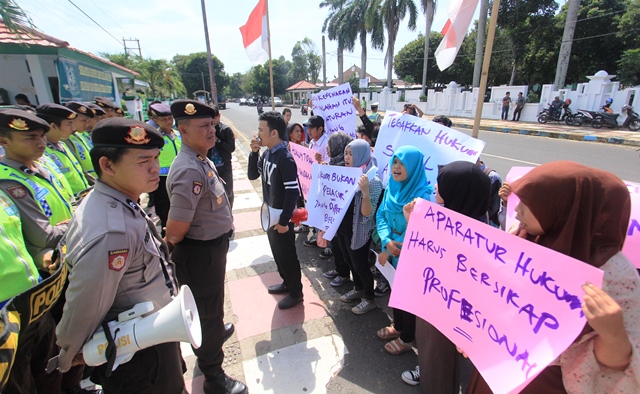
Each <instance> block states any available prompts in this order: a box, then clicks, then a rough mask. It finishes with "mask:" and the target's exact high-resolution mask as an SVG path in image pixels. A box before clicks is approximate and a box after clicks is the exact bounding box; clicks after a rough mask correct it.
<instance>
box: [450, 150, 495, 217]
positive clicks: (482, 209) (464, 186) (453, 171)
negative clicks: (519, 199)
mask: <svg viewBox="0 0 640 394" xmlns="http://www.w3.org/2000/svg"><path fill="white" fill-rule="evenodd" d="M438 193H439V194H440V196H441V197H442V199H443V200H444V206H445V208H449V209H451V210H453V211H456V212H458V213H461V214H463V215H465V216H468V217H471V218H474V219H479V220H482V221H484V222H486V219H487V218H486V215H487V211H488V209H489V199H490V198H491V180H490V179H489V177H488V176H487V174H485V173H484V171H482V170H481V169H480V168H479V167H478V166H476V165H475V164H473V163H470V162H468V161H454V162H452V163H449V164H447V165H446V166H443V167H440V171H439V172H438Z"/></svg>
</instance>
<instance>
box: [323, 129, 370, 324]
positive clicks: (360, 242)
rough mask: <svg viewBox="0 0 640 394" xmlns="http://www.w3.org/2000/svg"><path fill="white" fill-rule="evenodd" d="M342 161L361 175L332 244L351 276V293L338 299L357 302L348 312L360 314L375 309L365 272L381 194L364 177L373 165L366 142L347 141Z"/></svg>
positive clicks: (368, 277)
mask: <svg viewBox="0 0 640 394" xmlns="http://www.w3.org/2000/svg"><path fill="white" fill-rule="evenodd" d="M344 162H345V166H347V167H360V168H362V172H363V174H362V176H361V177H360V180H359V181H358V186H359V187H360V190H359V191H358V192H357V193H356V195H355V196H354V197H353V200H351V204H350V205H349V207H348V208H347V211H346V212H345V215H344V218H343V219H342V222H341V223H340V227H339V228H338V231H337V232H336V235H335V237H334V241H335V242H334V245H335V246H337V247H338V248H340V250H341V251H342V255H343V256H344V259H345V261H346V263H347V265H348V266H349V268H351V272H352V273H353V284H354V287H353V290H351V291H349V292H348V293H346V294H344V295H343V296H342V297H340V301H342V302H351V301H358V302H359V304H358V305H356V306H354V307H353V308H351V312H353V313H355V314H356V315H363V314H365V313H367V312H369V311H372V310H374V309H376V302H375V295H374V294H373V274H372V273H371V270H370V269H369V245H370V244H371V233H372V232H373V229H374V228H375V227H376V219H375V215H374V214H375V212H376V207H377V206H378V201H379V199H380V194H381V193H382V181H381V180H380V178H379V177H378V176H377V175H375V176H374V178H373V179H372V180H371V182H370V181H369V178H368V177H367V175H366V174H367V171H369V170H370V169H371V167H373V165H374V162H375V159H374V158H373V157H372V156H371V149H370V147H369V143H368V142H367V141H365V140H353V141H351V142H350V143H349V145H347V147H346V148H345V150H344Z"/></svg>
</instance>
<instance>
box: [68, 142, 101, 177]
mask: <svg viewBox="0 0 640 394" xmlns="http://www.w3.org/2000/svg"><path fill="white" fill-rule="evenodd" d="M68 142H69V143H68V144H67V145H68V146H69V147H70V148H71V150H72V151H73V155H74V156H75V158H76V159H77V160H78V161H79V162H80V166H81V167H82V171H84V172H85V173H89V174H91V175H93V174H95V171H94V169H93V164H92V163H91V156H89V151H90V150H91V148H90V147H89V146H88V145H87V143H86V142H85V140H84V138H82V137H81V136H79V135H78V133H74V134H71V136H70V137H69V139H68Z"/></svg>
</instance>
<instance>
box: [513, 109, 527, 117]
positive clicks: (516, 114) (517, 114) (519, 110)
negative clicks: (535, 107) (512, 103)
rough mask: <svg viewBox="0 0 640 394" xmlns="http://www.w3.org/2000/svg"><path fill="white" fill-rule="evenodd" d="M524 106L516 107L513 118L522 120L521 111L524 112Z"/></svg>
mask: <svg viewBox="0 0 640 394" xmlns="http://www.w3.org/2000/svg"><path fill="white" fill-rule="evenodd" d="M522 108H524V107H516V109H514V110H513V120H520V113H521V112H522ZM516 118H517V119H516Z"/></svg>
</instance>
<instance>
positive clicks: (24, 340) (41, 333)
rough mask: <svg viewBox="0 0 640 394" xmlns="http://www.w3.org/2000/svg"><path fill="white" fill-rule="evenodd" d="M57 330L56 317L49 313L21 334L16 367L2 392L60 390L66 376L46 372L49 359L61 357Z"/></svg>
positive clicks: (25, 392) (19, 392)
mask: <svg viewBox="0 0 640 394" xmlns="http://www.w3.org/2000/svg"><path fill="white" fill-rule="evenodd" d="M26 323H27V322H24V323H23V324H26ZM55 330H56V324H55V322H54V320H53V317H52V316H51V313H50V312H47V313H45V314H44V315H43V316H42V317H41V318H40V319H38V321H36V322H35V323H33V324H32V325H30V326H29V327H27V329H26V331H24V332H23V333H22V334H21V335H20V337H19V338H18V349H17V351H16V356H15V359H14V363H13V368H11V372H10V374H9V380H8V381H7V385H6V387H5V388H4V390H2V392H3V393H4V394H14V393H17V394H23V393H24V394H30V393H57V392H59V391H60V386H61V384H62V374H61V373H60V372H59V371H54V372H52V373H50V374H47V373H46V372H45V369H46V368H47V363H48V362H49V359H50V358H52V357H55V356H57V355H58V347H57V346H56V331H55Z"/></svg>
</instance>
